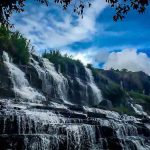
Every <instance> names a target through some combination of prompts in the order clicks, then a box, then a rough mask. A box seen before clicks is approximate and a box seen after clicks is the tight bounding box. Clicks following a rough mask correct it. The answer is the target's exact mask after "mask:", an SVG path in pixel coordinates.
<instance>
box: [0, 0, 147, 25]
mask: <svg viewBox="0 0 150 150" xmlns="http://www.w3.org/2000/svg"><path fill="white" fill-rule="evenodd" d="M35 1H38V2H39V3H41V4H44V5H47V6H48V5H49V0H35ZM25 2H26V0H1V1H0V23H1V24H2V25H7V26H8V25H10V20H9V18H10V16H11V15H12V13H14V12H17V13H20V12H23V11H24V6H25ZM54 2H55V3H56V4H61V5H62V6H63V9H64V10H65V9H67V8H68V6H69V5H71V6H72V8H73V11H74V12H75V13H77V14H78V15H81V16H83V13H84V9H85V8H86V7H91V5H92V0H54ZM106 2H107V3H108V4H109V5H110V6H111V7H113V8H114V9H115V12H116V13H115V15H114V16H113V19H114V21H117V20H122V19H124V18H125V16H126V15H127V13H128V12H129V11H130V10H131V9H133V10H136V11H138V12H139V13H144V12H145V10H146V8H147V6H148V5H149V0H106Z"/></svg>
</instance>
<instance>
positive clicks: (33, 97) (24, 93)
mask: <svg viewBox="0 0 150 150" xmlns="http://www.w3.org/2000/svg"><path fill="white" fill-rule="evenodd" d="M3 61H4V64H5V65H6V66H7V68H8V70H9V72H10V76H11V80H12V82H13V86H14V87H13V90H14V92H15V94H16V96H17V97H19V98H22V99H25V100H29V102H39V103H40V102H41V101H45V100H46V99H45V97H44V96H43V95H42V94H40V93H39V92H38V91H37V90H36V89H34V88H32V87H31V86H30V84H29V82H28V80H27V79H26V78H25V73H24V72H23V71H21V70H20V69H19V68H18V67H17V66H16V65H15V64H13V63H12V62H11V61H10V58H9V56H8V54H7V53H6V52H3Z"/></svg>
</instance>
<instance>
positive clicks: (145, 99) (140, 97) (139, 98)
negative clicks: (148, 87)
mask: <svg viewBox="0 0 150 150" xmlns="http://www.w3.org/2000/svg"><path fill="white" fill-rule="evenodd" d="M129 95H130V96H131V97H132V98H133V99H134V100H135V101H136V102H137V103H150V96H148V95H144V94H141V93H137V92H134V91H131V92H129Z"/></svg>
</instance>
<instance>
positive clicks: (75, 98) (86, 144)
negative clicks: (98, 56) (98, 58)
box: [0, 52, 150, 150]
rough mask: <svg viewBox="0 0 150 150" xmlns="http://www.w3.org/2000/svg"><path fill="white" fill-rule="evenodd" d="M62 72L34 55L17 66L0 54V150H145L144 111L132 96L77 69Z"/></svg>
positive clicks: (149, 144) (97, 74) (149, 122)
mask: <svg viewBox="0 0 150 150" xmlns="http://www.w3.org/2000/svg"><path fill="white" fill-rule="evenodd" d="M64 68H65V69H64ZM64 68H62V66H61V65H60V64H54V63H52V62H50V61H49V60H48V59H46V58H41V57H38V56H36V55H31V56H30V63H29V64H28V65H25V66H24V65H18V64H14V62H13V59H12V58H11V57H10V56H9V54H7V53H6V52H1V53H0V71H1V73H0V107H1V109H0V124H1V126H0V128H1V130H0V149H2V150H6V149H11V150H24V149H27V150H57V149H58V150H108V149H109V150H142V149H143V150H149V149H150V119H149V115H148V111H147V112H145V111H144V110H143V107H142V105H140V104H139V103H137V102H138V101H136V100H135V99H137V97H136V96H137V95H136V96H135V93H134V94H133V93H131V91H132V90H134V91H135V92H136V93H137V92H138V91H136V90H135V89H128V87H125V86H124V85H122V83H121V82H120V79H119V81H118V80H117V81H116V80H115V78H112V77H111V76H109V75H108V74H106V72H102V71H100V70H96V69H92V68H91V69H89V68H86V67H85V66H83V65H82V64H79V63H67V64H65V67H64ZM121 81H122V80H121ZM124 83H125V81H124ZM142 88H143V87H142ZM138 94H143V93H140V92H139V93H138ZM145 94H146V96H148V93H144V95H145ZM140 96H141V95H140ZM142 96H143V95H142ZM142 98H143V97H142ZM144 98H145V97H144ZM144 98H143V99H144ZM147 99H148V98H147ZM147 99H146V100H145V99H144V101H145V102H147V101H148V100H147ZM147 103H148V102H147ZM125 108H127V113H128V111H130V112H132V115H133V114H134V116H131V115H130V116H129V115H126V114H123V112H124V111H122V110H123V109H125ZM104 109H105V110H104ZM120 109H122V110H121V111H120ZM113 110H116V111H118V112H119V113H118V112H115V111H113ZM120 112H121V113H120Z"/></svg>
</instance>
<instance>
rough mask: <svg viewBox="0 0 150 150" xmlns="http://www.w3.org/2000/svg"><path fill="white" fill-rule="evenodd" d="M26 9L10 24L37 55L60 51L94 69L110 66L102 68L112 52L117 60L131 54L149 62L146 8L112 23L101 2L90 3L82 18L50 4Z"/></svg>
mask: <svg viewBox="0 0 150 150" xmlns="http://www.w3.org/2000/svg"><path fill="white" fill-rule="evenodd" d="M27 6H28V7H26V11H25V12H24V13H22V14H19V15H18V14H17V15H14V16H13V18H12V22H13V23H14V24H15V29H16V30H19V31H20V32H21V33H23V34H24V35H25V36H26V37H27V38H28V39H30V40H31V43H32V45H34V46H35V49H36V51H37V53H39V54H41V53H42V52H43V51H45V49H60V50H61V51H62V53H66V52H67V53H69V54H71V55H73V56H74V58H75V59H80V60H81V61H82V62H83V63H84V64H87V63H92V64H94V66H96V67H102V64H104V66H103V68H104V67H105V68H108V66H111V67H113V66H112V65H108V66H107V67H106V65H105V64H107V63H108V62H109V60H110V59H111V58H110V57H112V56H111V54H112V53H113V54H115V56H116V59H117V56H118V54H120V53H123V54H124V53H126V52H129V55H130V53H131V55H132V54H133V51H134V53H135V54H136V55H137V56H138V59H139V56H140V58H141V54H144V55H146V57H147V58H148V61H149V56H150V21H149V18H150V9H149V8H148V9H147V10H146V12H145V14H143V15H139V14H138V13H137V12H134V11H131V12H130V13H129V14H128V16H127V17H126V19H125V20H123V21H118V22H114V21H113V19H112V16H113V14H114V13H115V12H114V10H113V8H110V7H109V6H108V5H107V4H106V3H105V1H103V0H102V1H99V0H93V4H92V7H91V8H87V9H86V10H85V13H84V17H83V19H82V18H81V17H80V16H79V17H78V16H76V15H75V14H74V13H72V11H70V9H69V10H67V11H63V10H62V8H61V7H60V6H58V5H53V4H50V7H46V6H41V5H39V4H38V3H36V2H34V3H28V5H27ZM37 6H38V7H37ZM119 56H120V55H119ZM113 57H114V56H113ZM120 57H123V56H122V55H121V56H120ZM126 57H127V56H126ZM130 59H131V60H132V58H130V57H128V58H127V60H126V61H127V62H128V61H129V62H131V61H130ZM136 62H139V61H136ZM111 63H112V62H111ZM118 63H120V62H118ZM134 63H135V62H134ZM134 63H133V64H134ZM141 63H143V61H142V62H141ZM112 64H113V63H112ZM128 65H130V66H132V65H131V64H128ZM136 65H137V66H139V64H136ZM144 65H146V64H144ZM144 65H142V66H144ZM118 66H119V67H120V64H118ZM119 67H118V68H119ZM124 67H125V66H124ZM116 68H117V66H116ZM121 68H122V67H121ZM126 68H127V69H128V68H129V67H126ZM142 69H143V68H141V69H140V68H138V69H134V68H133V69H129V70H135V71H136V70H142Z"/></svg>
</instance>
